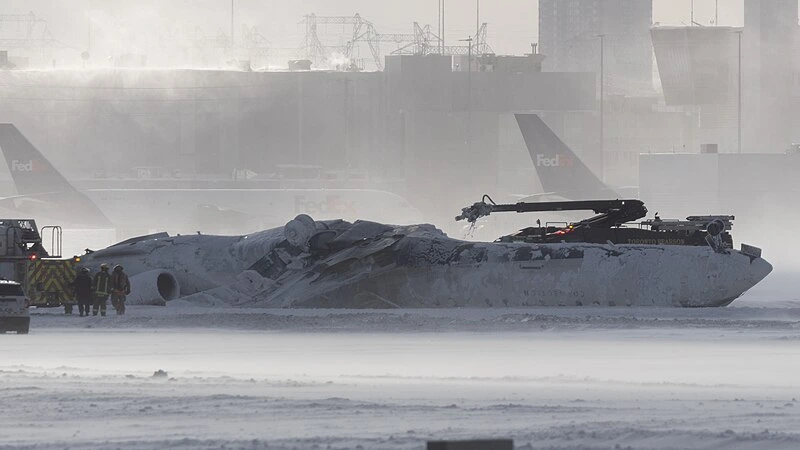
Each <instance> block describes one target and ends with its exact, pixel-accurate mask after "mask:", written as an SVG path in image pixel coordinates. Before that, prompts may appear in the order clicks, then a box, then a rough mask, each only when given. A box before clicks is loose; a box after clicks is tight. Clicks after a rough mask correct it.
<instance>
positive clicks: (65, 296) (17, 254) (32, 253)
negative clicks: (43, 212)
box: [0, 219, 80, 314]
mask: <svg viewBox="0 0 800 450" xmlns="http://www.w3.org/2000/svg"><path fill="white" fill-rule="evenodd" d="M43 236H44V237H45V239H44V240H43V239H42V237H43ZM61 239H62V230H61V227H59V226H45V227H42V229H41V230H40V229H39V228H38V227H37V226H36V221H35V220H33V219H0V278H2V279H6V280H13V281H16V282H18V283H19V284H20V285H22V289H23V290H24V292H25V295H26V296H27V298H28V302H29V304H30V305H31V306H36V307H58V306H63V307H64V312H65V313H67V314H71V313H72V307H73V305H74V304H75V296H74V290H73V287H72V282H73V280H74V279H75V269H76V266H77V265H78V263H79V262H80V257H77V256H76V257H72V258H62V256H61ZM46 244H49V245H46Z"/></svg>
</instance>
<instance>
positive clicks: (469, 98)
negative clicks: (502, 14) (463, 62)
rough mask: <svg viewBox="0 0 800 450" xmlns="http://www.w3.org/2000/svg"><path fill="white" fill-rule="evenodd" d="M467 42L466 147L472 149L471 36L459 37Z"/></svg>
mask: <svg viewBox="0 0 800 450" xmlns="http://www.w3.org/2000/svg"><path fill="white" fill-rule="evenodd" d="M460 42H466V43H467V149H468V150H470V151H471V150H472V36H470V37H468V38H466V39H461V40H460Z"/></svg>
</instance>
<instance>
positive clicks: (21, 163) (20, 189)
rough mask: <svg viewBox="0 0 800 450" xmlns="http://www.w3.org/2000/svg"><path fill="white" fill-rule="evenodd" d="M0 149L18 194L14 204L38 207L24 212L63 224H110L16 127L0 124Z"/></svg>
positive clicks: (23, 208)
mask: <svg viewBox="0 0 800 450" xmlns="http://www.w3.org/2000/svg"><path fill="white" fill-rule="evenodd" d="M0 151H2V153H3V156H4V158H5V160H6V164H7V165H8V170H9V171H10V172H11V178H12V179H13V180H14V185H15V186H16V188H17V194H19V195H17V196H16V197H14V198H13V200H14V203H15V204H17V203H19V204H25V203H27V204H28V205H29V206H30V205H34V206H35V207H36V208H38V210H35V211H26V212H33V213H36V214H42V215H45V216H47V217H48V218H49V219H54V220H58V221H59V222H63V223H70V224H78V223H80V224H82V225H92V226H108V225H110V221H109V220H108V218H107V217H106V216H105V214H103V213H102V211H100V209H99V208H98V207H97V205H95V204H94V202H92V201H91V200H90V199H89V197H87V196H86V195H85V194H83V193H82V192H79V191H78V190H77V189H75V187H74V186H73V185H72V184H70V182H69V181H67V179H66V178H64V176H63V175H61V173H59V172H58V170H56V168H55V167H53V165H52V164H50V161H48V160H47V158H45V157H44V155H42V154H41V152H39V150H37V149H36V147H34V146H33V144H31V143H30V141H28V139H26V138H25V136H24V135H23V134H22V133H21V132H20V131H19V130H18V129H17V127H15V126H14V125H12V124H10V123H0ZM25 200H29V201H28V202H26V201H25ZM18 209H21V210H26V209H30V208H25V207H18Z"/></svg>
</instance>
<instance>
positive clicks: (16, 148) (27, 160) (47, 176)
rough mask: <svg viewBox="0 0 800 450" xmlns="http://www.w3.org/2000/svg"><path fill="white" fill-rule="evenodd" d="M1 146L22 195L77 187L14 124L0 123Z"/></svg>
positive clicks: (18, 190) (70, 189)
mask: <svg viewBox="0 0 800 450" xmlns="http://www.w3.org/2000/svg"><path fill="white" fill-rule="evenodd" d="M0 150H2V152H3V156H4V157H5V160H6V164H8V170H9V171H10V172H11V178H12V179H13V180H14V185H15V186H16V188H17V193H18V194H19V195H36V194H42V193H50V192H69V191H74V190H75V188H74V187H73V186H72V185H71V184H70V183H69V181H67V179H66V178H64V176H63V175H61V174H60V173H59V172H58V171H57V170H56V168H55V167H53V165H52V164H50V161H48V160H47V158H45V157H44V155H42V154H41V153H40V152H39V150H37V149H36V147H34V146H33V144H31V143H30V141H28V139H27V138H25V136H24V135H23V134H22V133H21V132H20V131H19V130H18V129H17V127H16V126H14V125H13V124H10V123H1V124H0Z"/></svg>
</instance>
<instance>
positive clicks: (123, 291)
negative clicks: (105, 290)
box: [111, 264, 131, 315]
mask: <svg viewBox="0 0 800 450" xmlns="http://www.w3.org/2000/svg"><path fill="white" fill-rule="evenodd" d="M130 293H131V282H130V281H129V280H128V276H127V275H125V272H123V270H122V266H120V265H119V264H117V265H116V266H114V273H112V274H111V304H112V305H113V306H114V309H116V310H117V314H120V315H121V314H125V296H126V295H128V294H130Z"/></svg>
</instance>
